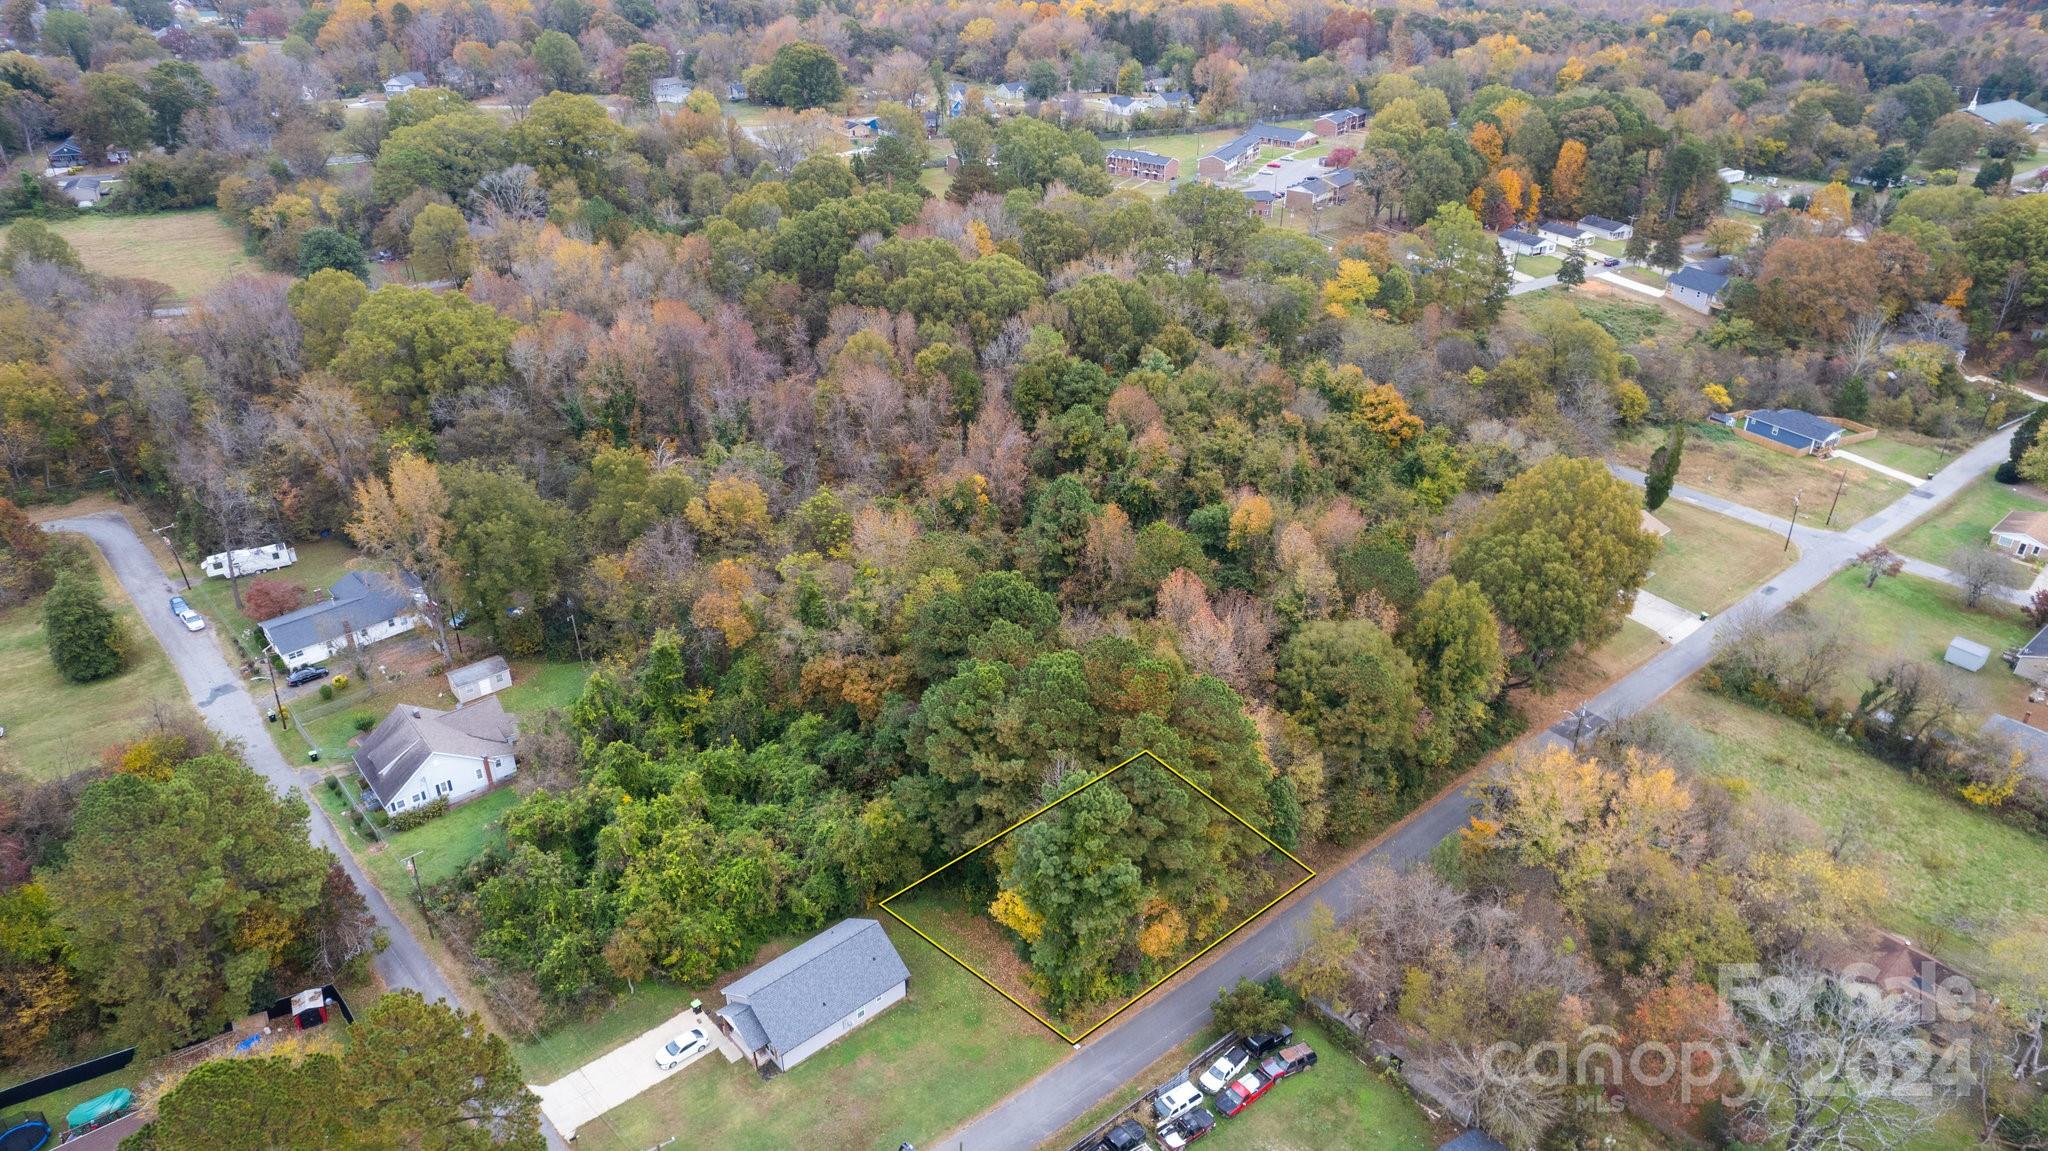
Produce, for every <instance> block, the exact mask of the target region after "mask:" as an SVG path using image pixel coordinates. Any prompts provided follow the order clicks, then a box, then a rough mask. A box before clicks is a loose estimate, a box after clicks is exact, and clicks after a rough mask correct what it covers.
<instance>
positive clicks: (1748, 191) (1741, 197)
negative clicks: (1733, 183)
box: [1728, 188, 1764, 204]
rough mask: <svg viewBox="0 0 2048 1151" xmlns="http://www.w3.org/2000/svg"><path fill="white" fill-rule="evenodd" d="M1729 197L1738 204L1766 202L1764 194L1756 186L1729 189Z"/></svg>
mask: <svg viewBox="0 0 2048 1151" xmlns="http://www.w3.org/2000/svg"><path fill="white" fill-rule="evenodd" d="M1728 198H1729V199H1731V200H1733V201H1735V202H1736V203H1738V204H1761V203H1763V202H1764V194H1763V193H1762V192H1759V191H1757V190H1756V189H1755V188H1730V189H1728Z"/></svg>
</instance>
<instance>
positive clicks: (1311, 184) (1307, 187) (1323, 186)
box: [1288, 176, 1336, 196]
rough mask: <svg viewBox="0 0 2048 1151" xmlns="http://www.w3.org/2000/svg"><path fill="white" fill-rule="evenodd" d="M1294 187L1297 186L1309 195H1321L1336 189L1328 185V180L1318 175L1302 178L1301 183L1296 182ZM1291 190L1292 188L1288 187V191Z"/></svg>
mask: <svg viewBox="0 0 2048 1151" xmlns="http://www.w3.org/2000/svg"><path fill="white" fill-rule="evenodd" d="M1294 187H1295V188H1299V189H1301V190H1302V191H1304V192H1307V193H1308V194H1309V195H1311V196H1321V195H1325V194H1327V193H1329V192H1334V191H1336V189H1335V188H1334V187H1332V186H1331V185H1330V182H1329V181H1328V180H1325V179H1323V178H1322V177H1320V176H1310V177H1309V178H1308V179H1306V180H1303V181H1302V182H1301V183H1299V184H1296V185H1295V186H1294ZM1293 190H1294V188H1289V189H1288V191H1290V192H1291V191H1293Z"/></svg>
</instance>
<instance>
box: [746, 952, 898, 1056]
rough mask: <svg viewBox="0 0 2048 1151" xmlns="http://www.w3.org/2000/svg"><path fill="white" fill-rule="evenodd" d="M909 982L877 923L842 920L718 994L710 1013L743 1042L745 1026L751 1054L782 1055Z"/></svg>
mask: <svg viewBox="0 0 2048 1151" xmlns="http://www.w3.org/2000/svg"><path fill="white" fill-rule="evenodd" d="M909 978H910V969H909V968H907V967H905V966H903V959H902V957H900V956H898V955H897V954H896V948H895V947H894V946H893V945H892V944H891V943H890V942H889V934H888V932H886V931H883V930H882V925H881V924H879V923H877V922H875V921H874V920H872V919H845V920H841V921H840V922H838V923H836V924H833V925H832V926H831V927H828V928H826V929H825V930H823V931H821V932H819V933H818V934H816V935H814V936H812V937H811V938H809V939H807V940H805V941H803V942H802V943H799V944H797V945H796V946H795V947H793V948H791V949H790V950H789V951H788V952H786V953H784V954H782V955H779V956H777V957H776V958H774V959H772V960H770V961H768V962H767V963H764V964H762V965H761V966H760V967H758V968H756V969H755V970H753V971H751V972H749V973H748V974H746V975H743V976H741V977H740V978H738V979H736V980H734V981H733V982H732V983H731V984H729V985H727V986H726V987H724V988H722V989H721V990H722V991H723V993H724V995H725V1001H726V1006H725V1007H723V1008H721V1009H719V1012H718V1013H719V1014H720V1015H721V1016H724V1017H725V1018H726V1019H728V1020H731V1021H732V1024H733V1026H734V1027H735V1028H736V1029H738V1030H739V1031H740V1032H741V1034H742V1035H747V1037H748V1038H749V1040H750V1041H751V1040H753V1039H755V1038H756V1036H754V1035H749V1034H748V1033H749V1030H750V1023H751V1030H752V1031H754V1032H758V1038H759V1039H760V1040H762V1041H763V1042H760V1043H756V1045H755V1049H756V1050H758V1049H759V1048H760V1047H761V1046H764V1045H765V1046H770V1047H773V1048H775V1050H776V1051H777V1052H782V1053H786V1052H789V1051H793V1050H795V1049H796V1048H798V1047H800V1046H802V1045H803V1044H804V1043H805V1042H806V1041H808V1040H810V1039H811V1038H813V1037H815V1036H816V1035H818V1034H819V1033H820V1032H822V1031H824V1030H825V1029H826V1028H827V1027H830V1026H832V1025H833V1024H834V1023H837V1022H839V1021H840V1020H841V1019H844V1018H846V1016H847V1015H849V1014H851V1013H852V1011H853V1010H854V1009H855V1008H857V1007H859V1006H860V1005H861V1004H863V1003H866V1002H867V1001H868V1000H870V999H873V998H875V997H876V996H878V995H880V994H882V993H883V992H885V991H887V990H889V989H890V988H891V987H894V986H896V985H897V984H899V983H902V982H903V981H904V980H906V979H909ZM736 1007H737V1008H743V1010H736V1009H735V1008H736Z"/></svg>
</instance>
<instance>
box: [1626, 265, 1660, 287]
mask: <svg viewBox="0 0 2048 1151" xmlns="http://www.w3.org/2000/svg"><path fill="white" fill-rule="evenodd" d="M1614 271H1615V274H1617V275H1619V276H1622V277H1623V278H1625V279H1630V280H1634V281H1635V282H1636V283H1638V284H1648V285H1649V286H1651V287H1653V288H1661V287H1663V286H1664V285H1665V284H1666V283H1669V282H1670V278H1669V277H1667V276H1666V275H1665V274H1664V273H1662V272H1660V271H1657V270H1656V269H1655V268H1638V267H1627V268H1616V269H1614Z"/></svg>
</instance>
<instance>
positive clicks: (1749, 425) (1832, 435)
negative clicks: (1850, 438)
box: [1742, 408, 1842, 456]
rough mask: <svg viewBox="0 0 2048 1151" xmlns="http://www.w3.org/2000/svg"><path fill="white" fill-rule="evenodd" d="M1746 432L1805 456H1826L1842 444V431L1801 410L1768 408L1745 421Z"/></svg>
mask: <svg viewBox="0 0 2048 1151" xmlns="http://www.w3.org/2000/svg"><path fill="white" fill-rule="evenodd" d="M1742 430H1743V431H1745V432H1749V433H1750V434H1751V435H1757V436H1762V437H1763V438H1764V439H1767V440H1769V441H1771V442H1772V443H1774V444H1783V445H1784V446H1786V447H1788V448H1791V449H1793V450H1795V451H1798V452H1800V453H1802V454H1804V455H1809V456H1811V455H1824V454H1826V453H1828V452H1831V451H1833V450H1834V449H1835V445H1837V444H1839V443H1841V442H1842V429H1841V428H1839V427H1836V426H1835V425H1834V424H1831V423H1829V422H1827V421H1826V420H1824V419H1821V418H1820V417H1819V416H1816V415H1814V414H1812V413H1811V412H1802V411H1800V410H1799V409H1797V408H1764V409H1761V410H1759V411H1754V412H1751V413H1749V415H1747V416H1745V417H1743V420H1742Z"/></svg>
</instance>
